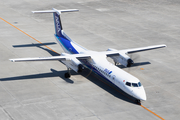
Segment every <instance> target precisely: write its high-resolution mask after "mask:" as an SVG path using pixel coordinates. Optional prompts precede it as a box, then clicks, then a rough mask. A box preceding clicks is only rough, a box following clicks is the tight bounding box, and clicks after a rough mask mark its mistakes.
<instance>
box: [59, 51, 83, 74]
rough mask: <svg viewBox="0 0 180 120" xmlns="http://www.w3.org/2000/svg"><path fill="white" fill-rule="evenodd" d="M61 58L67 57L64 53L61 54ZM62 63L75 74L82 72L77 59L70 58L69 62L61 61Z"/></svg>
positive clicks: (80, 64)
mask: <svg viewBox="0 0 180 120" xmlns="http://www.w3.org/2000/svg"><path fill="white" fill-rule="evenodd" d="M61 55H62V56H68V54H66V53H62V54H61ZM62 62H63V63H64V64H65V65H66V66H67V67H68V68H71V69H72V70H74V71H75V72H77V73H79V72H82V71H83V69H84V66H83V65H82V63H81V62H80V61H79V60H78V59H77V58H71V59H70V60H62Z"/></svg>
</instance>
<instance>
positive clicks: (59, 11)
mask: <svg viewBox="0 0 180 120" xmlns="http://www.w3.org/2000/svg"><path fill="white" fill-rule="evenodd" d="M77 11H79V10H78V9H66V10H57V9H55V8H53V9H52V10H41V11H32V13H55V12H56V13H57V14H59V15H60V14H61V13H64V12H77Z"/></svg>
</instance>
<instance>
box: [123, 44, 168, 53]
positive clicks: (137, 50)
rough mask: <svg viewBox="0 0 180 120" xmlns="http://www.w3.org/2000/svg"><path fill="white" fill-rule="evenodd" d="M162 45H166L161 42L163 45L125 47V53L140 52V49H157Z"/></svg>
mask: <svg viewBox="0 0 180 120" xmlns="http://www.w3.org/2000/svg"><path fill="white" fill-rule="evenodd" d="M163 47H166V45H164V44H163V45H154V46H148V47H141V48H135V49H127V50H126V51H127V52H126V53H128V54H130V53H136V52H142V51H147V50H154V49H159V48H163Z"/></svg>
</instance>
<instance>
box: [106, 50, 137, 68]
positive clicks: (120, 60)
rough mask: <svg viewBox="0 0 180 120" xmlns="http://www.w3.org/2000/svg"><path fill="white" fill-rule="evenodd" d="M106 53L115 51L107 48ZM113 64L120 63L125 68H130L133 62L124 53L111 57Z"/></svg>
mask: <svg viewBox="0 0 180 120" xmlns="http://www.w3.org/2000/svg"><path fill="white" fill-rule="evenodd" d="M107 51H117V50H116V49H112V48H109V49H108V50H107ZM110 58H112V59H113V60H114V62H115V63H120V64H121V65H123V66H125V67H130V66H131V65H132V64H134V62H133V60H132V59H131V58H130V57H129V56H128V55H126V54H125V53H119V55H117V56H111V57H110Z"/></svg>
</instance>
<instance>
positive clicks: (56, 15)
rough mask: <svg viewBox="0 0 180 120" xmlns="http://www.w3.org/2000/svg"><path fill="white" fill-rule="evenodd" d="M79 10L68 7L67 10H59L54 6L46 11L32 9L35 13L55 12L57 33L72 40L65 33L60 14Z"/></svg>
mask: <svg viewBox="0 0 180 120" xmlns="http://www.w3.org/2000/svg"><path fill="white" fill-rule="evenodd" d="M76 11H79V10H78V9H67V10H57V9H55V8H53V9H52V10H44V11H32V12H33V13H53V17H54V27H55V33H56V35H57V36H58V37H65V38H66V39H68V40H70V38H69V37H68V36H67V35H66V34H65V33H63V28H62V24H61V19H60V14H61V13H64V12H76Z"/></svg>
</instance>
